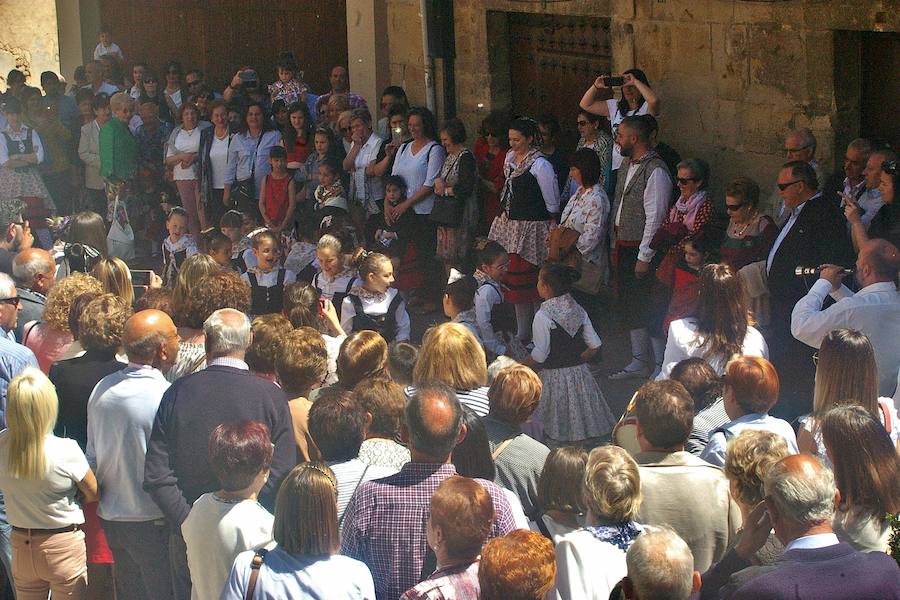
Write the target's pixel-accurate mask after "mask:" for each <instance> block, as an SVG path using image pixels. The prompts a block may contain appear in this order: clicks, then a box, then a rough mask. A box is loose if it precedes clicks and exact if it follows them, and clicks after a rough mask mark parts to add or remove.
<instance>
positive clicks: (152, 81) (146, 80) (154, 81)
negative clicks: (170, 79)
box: [144, 77, 156, 83]
mask: <svg viewBox="0 0 900 600" xmlns="http://www.w3.org/2000/svg"><path fill="white" fill-rule="evenodd" d="M144 83H156V79H154V78H153V77H151V78H149V79H144Z"/></svg>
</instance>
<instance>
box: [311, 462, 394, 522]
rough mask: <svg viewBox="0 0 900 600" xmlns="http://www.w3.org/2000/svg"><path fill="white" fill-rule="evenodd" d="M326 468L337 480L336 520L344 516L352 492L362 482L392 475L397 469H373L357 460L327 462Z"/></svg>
mask: <svg viewBox="0 0 900 600" xmlns="http://www.w3.org/2000/svg"><path fill="white" fill-rule="evenodd" d="M328 466H329V467H331V470H332V471H334V476H335V477H336V478H337V484H338V485H337V496H338V519H340V518H341V515H343V514H344V509H346V508H347V504H348V503H349V502H350V498H351V497H352V496H353V492H355V491H356V488H357V487H359V485H360V484H361V483H362V482H364V481H372V480H373V479H381V478H382V477H387V476H388V475H393V474H394V473H396V472H397V469H392V468H391V467H373V466H371V465H367V464H366V463H364V462H363V461H361V460H359V459H358V458H353V459H350V460H344V461H329V462H328Z"/></svg>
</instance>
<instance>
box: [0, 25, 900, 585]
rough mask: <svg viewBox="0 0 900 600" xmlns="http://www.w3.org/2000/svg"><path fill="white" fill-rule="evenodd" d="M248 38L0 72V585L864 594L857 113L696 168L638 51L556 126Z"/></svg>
mask: <svg viewBox="0 0 900 600" xmlns="http://www.w3.org/2000/svg"><path fill="white" fill-rule="evenodd" d="M125 64H129V65H130V66H131V70H130V75H131V77H129V78H126V77H125V76H124V65H125ZM158 73H160V74H162V75H163V76H164V84H163V83H162V82H160V81H159V80H158ZM276 75H277V79H275V81H274V82H273V83H272V84H270V85H265V84H264V83H263V80H262V79H261V74H260V73H258V72H257V71H256V70H254V69H253V68H249V67H245V68H242V69H240V70H239V71H238V72H237V73H235V74H234V76H233V78H232V79H231V80H230V82H229V85H228V86H227V88H225V89H224V90H221V92H219V91H215V90H212V89H211V88H210V87H209V86H208V84H207V83H206V81H205V79H204V74H203V73H202V72H201V71H199V70H196V69H192V70H188V71H186V72H185V71H184V70H183V68H182V66H181V65H180V64H179V63H178V62H176V61H173V62H170V63H168V64H167V65H165V67H164V68H163V69H162V70H161V71H159V72H158V71H156V70H154V69H153V68H152V67H151V66H149V65H147V64H143V63H140V62H133V63H126V62H125V59H124V56H123V51H122V49H121V48H120V47H119V46H118V45H117V44H115V43H114V42H113V41H112V40H111V39H110V37H109V35H108V34H106V33H104V34H101V35H100V43H99V44H98V46H97V49H96V52H95V54H94V60H93V61H91V62H89V63H88V64H86V65H85V66H84V68H83V69H81V68H80V69H79V71H78V72H76V76H75V79H76V81H75V85H74V86H73V87H72V89H71V90H69V92H66V89H65V85H64V84H63V83H62V82H61V81H60V78H59V76H58V75H56V74H54V73H50V72H46V73H43V74H41V77H40V82H41V87H42V89H43V93H42V92H41V90H39V89H37V88H33V87H29V86H27V85H26V83H25V81H26V78H25V75H24V74H23V73H21V72H19V71H12V72H10V74H9V76H8V77H7V84H8V90H7V92H6V93H5V94H4V95H3V97H2V99H0V102H2V118H0V132H2V134H3V136H4V140H3V142H5V143H2V142H0V329H2V332H0V409H2V411H0V421H2V423H0V425H2V426H3V427H5V429H3V430H2V431H0V492H2V496H0V499H2V510H0V563H2V567H3V571H4V572H5V575H6V579H5V580H4V583H6V584H7V585H8V589H7V590H5V597H7V598H12V597H16V598H19V600H22V599H25V600H29V599H38V598H47V597H48V594H50V595H52V596H53V597H57V596H60V597H62V596H66V597H71V598H113V597H117V598H119V599H123V598H124V599H129V600H130V599H143V598H146V599H147V600H158V599H159V600H164V599H169V598H175V599H177V600H188V599H189V598H190V599H193V600H203V599H216V598H221V599H223V600H226V599H227V600H232V599H233V600H240V599H244V598H248V599H263V598H268V599H276V598H321V599H325V598H329V599H330V598H364V599H374V598H377V599H378V600H397V599H398V598H399V599H402V600H426V599H427V600H439V599H446V598H456V599H460V600H475V599H478V598H481V599H483V600H492V599H498V600H499V599H516V600H519V599H521V600H541V599H544V598H556V599H558V600H582V599H598V600H601V599H602V600H606V599H607V598H617V599H618V598H626V599H641V600H648V599H658V598H667V599H684V600H686V599H688V598H702V599H706V598H709V599H716V598H735V599H743V598H747V599H750V598H784V599H788V598H792V599H793V598H808V599H816V600H819V599H832V598H833V599H838V598H900V568H898V565H897V562H896V561H895V559H897V558H898V556H900V541H898V538H900V533H897V532H895V533H894V534H893V538H892V524H895V523H896V520H897V518H898V513H900V454H898V448H900V445H898V440H900V420H898V414H897V407H898V403H900V389H898V367H900V341H898V340H900V292H898V289H897V284H898V272H900V252H898V244H900V235H898V234H900V215H898V213H897V206H900V201H898V202H895V201H894V198H895V196H894V194H895V189H896V187H897V184H898V181H900V174H898V173H900V172H898V162H897V155H896V154H895V153H894V151H893V150H891V149H890V147H888V146H886V145H884V144H880V143H878V142H876V141H871V140H866V139H862V138H860V139H856V140H854V141H853V142H851V143H850V145H849V146H848V148H847V152H846V159H845V161H844V164H843V169H842V170H840V171H838V172H836V173H835V174H834V175H829V174H828V173H827V172H826V171H825V168H824V165H823V164H821V163H819V162H817V161H816V139H815V137H814V135H813V134H812V132H810V131H809V130H806V129H800V130H795V131H791V132H789V133H788V134H787V135H786V138H785V148H784V150H785V154H786V161H785V162H784V163H783V164H782V165H781V167H780V169H779V171H778V176H777V181H776V182H774V183H772V182H769V183H770V184H771V185H772V186H773V189H774V192H773V193H772V195H771V196H770V197H766V193H765V192H764V191H762V190H761V186H760V184H759V183H758V182H755V181H753V180H752V179H750V178H748V177H740V178H737V179H735V180H733V181H730V182H721V183H722V184H723V185H722V186H721V187H723V188H724V190H725V193H724V205H723V204H722V202H721V200H720V199H716V198H713V197H712V194H711V192H710V189H711V182H712V181H713V180H715V176H716V174H715V173H713V172H712V171H711V169H710V167H709V164H708V163H707V162H706V161H705V160H704V159H703V158H701V157H691V158H684V159H683V158H682V157H680V156H679V155H678V153H677V152H676V150H675V149H673V148H672V147H671V146H668V145H667V144H665V143H664V142H661V141H660V139H659V136H660V118H661V114H662V99H661V98H660V97H659V95H658V94H657V93H656V92H654V90H653V88H652V87H651V85H650V82H649V80H648V78H647V77H646V75H645V74H644V73H643V72H642V71H641V70H639V69H631V70H629V71H626V72H625V73H624V74H623V75H622V77H616V78H611V77H607V76H602V77H598V78H597V79H596V80H595V81H593V82H591V83H590V86H589V87H588V89H587V91H586V92H585V94H584V97H583V98H582V100H581V103H580V107H579V108H578V110H577V115H578V116H577V120H576V122H575V124H576V125H577V127H578V132H579V135H580V139H579V142H578V144H577V146H576V148H574V149H571V152H569V150H570V149H565V148H560V147H558V146H557V143H558V140H557V138H558V137H559V133H560V124H559V121H558V120H557V119H556V118H555V117H554V116H553V115H551V114H545V115H538V116H536V117H535V118H531V117H529V116H521V115H507V114H503V113H501V112H499V111H498V112H492V113H490V114H489V115H488V116H487V117H486V118H485V119H484V120H483V122H482V123H481V127H480V128H479V131H478V136H477V138H476V139H475V140H474V143H473V144H471V146H472V148H471V149H469V147H468V146H469V145H470V144H469V142H470V140H469V137H468V134H467V131H466V127H465V125H464V124H463V122H462V121H460V120H459V119H456V118H449V119H447V120H446V121H445V122H443V123H442V124H440V125H439V124H438V121H437V118H436V116H435V115H434V114H433V113H432V112H431V111H430V110H428V109H427V108H424V107H420V106H410V102H409V100H408V98H407V94H406V92H405V91H404V90H403V89H402V88H400V87H398V86H389V87H387V88H386V89H385V90H384V92H383V94H382V96H381V97H380V98H379V99H378V100H380V107H379V108H380V110H379V111H378V113H377V114H376V115H375V116H373V115H372V112H371V111H370V109H369V108H368V105H367V102H366V99H364V98H363V97H362V96H360V95H358V94H355V93H353V92H351V91H350V87H349V81H348V71H347V69H346V67H344V66H335V67H334V68H333V69H332V70H331V72H330V79H329V81H330V86H331V89H330V90H328V91H327V92H325V93H322V94H320V95H317V94H315V93H314V92H313V90H311V89H310V87H309V86H308V85H307V84H306V83H305V82H304V81H303V72H302V71H301V70H300V69H299V67H298V65H297V62H296V60H295V58H294V56H293V54H292V53H290V52H283V53H281V55H280V56H279V57H278V61H277V72H276V73H274V74H273V77H274V76H276ZM370 100H375V99H370ZM568 108H569V107H562V109H563V110H565V111H566V112H568ZM571 108H572V112H575V108H574V107H571ZM148 265H151V266H153V265H158V266H154V268H151V269H139V268H137V267H138V266H143V267H146V266H148ZM601 312H605V313H606V314H605V315H604V317H605V318H606V319H607V320H611V321H615V322H617V323H618V324H619V325H621V326H622V327H621V328H622V329H624V330H625V331H627V334H628V338H629V343H630V353H631V360H630V362H628V364H625V365H616V366H615V367H614V369H613V372H612V373H611V374H610V375H609V379H611V380H628V379H633V380H638V381H637V382H638V383H641V385H640V387H639V388H638V390H637V392H636V393H635V394H634V396H633V397H632V398H631V400H630V402H628V407H627V410H626V412H625V414H624V415H616V414H614V413H613V412H612V410H611V409H610V405H609V404H608V403H607V396H609V394H610V393H611V392H610V389H609V388H610V387H614V386H607V385H606V382H605V381H604V380H603V378H601V377H598V375H597V369H596V368H595V363H597V362H598V361H599V360H601V357H602V354H601V348H602V345H603V341H602V340H601V337H600V335H599V333H598V323H601V320H600V318H599V317H600V316H601V315H600V313H601ZM435 313H438V314H440V313H443V317H444V318H443V319H442V318H438V319H436V320H434V319H433V317H434V315H435ZM418 315H427V316H429V317H430V318H432V322H433V323H437V324H434V325H433V326H431V327H429V328H428V329H427V330H426V331H425V332H424V335H422V336H421V338H419V336H418V335H417V332H418V328H417V327H414V326H413V322H414V320H415V319H414V318H415V317H416V316H418ZM414 330H415V331H414ZM620 367H621V368H620ZM604 388H607V389H606V390H605V391H604ZM632 389H633V388H632ZM622 400H624V399H622ZM617 405H621V403H619V404H617ZM892 552H893V558H892V557H891V556H889V555H890V554H891V553H892ZM2 593H3V592H0V595H2ZM13 594H14V595H13Z"/></svg>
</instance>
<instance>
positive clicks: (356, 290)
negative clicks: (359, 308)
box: [350, 285, 387, 302]
mask: <svg viewBox="0 0 900 600" xmlns="http://www.w3.org/2000/svg"><path fill="white" fill-rule="evenodd" d="M350 293H351V294H353V295H354V296H359V299H360V300H372V301H373V302H383V301H384V300H386V299H387V292H384V293H382V292H372V291H369V290H367V289H366V288H364V287H363V286H361V285H354V286H353V287H352V288H350Z"/></svg>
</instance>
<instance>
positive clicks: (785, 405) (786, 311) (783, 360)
mask: <svg viewBox="0 0 900 600" xmlns="http://www.w3.org/2000/svg"><path fill="white" fill-rule="evenodd" d="M818 186H819V183H818V180H817V179H816V172H815V170H814V169H813V168H812V167H811V166H810V165H809V163H806V162H803V161H793V162H789V163H786V164H785V165H784V166H783V167H782V168H781V171H780V172H779V173H778V189H779V193H780V194H781V197H782V198H783V199H784V205H785V211H789V215H788V218H787V221H786V222H785V223H784V225H783V226H782V228H781V232H780V233H779V234H778V237H777V238H776V239H775V243H774V245H773V246H772V249H771V251H770V252H769V257H768V260H767V262H766V272H767V273H768V282H769V293H770V296H771V334H770V336H769V337H770V339H769V340H768V342H769V350H770V353H771V359H772V363H773V364H774V365H775V367H776V368H777V369H778V374H779V375H780V377H781V398H780V402H779V403H778V404H777V405H776V406H775V408H774V410H773V411H772V412H773V414H775V415H776V416H779V417H781V418H784V419H786V420H789V421H790V420H792V419H794V418H795V417H798V416H800V415H802V414H805V413H808V412H809V410H810V408H811V406H812V391H813V381H814V377H815V366H814V365H813V360H812V356H813V354H814V352H815V350H814V349H813V348H811V347H809V346H807V345H806V344H803V343H801V342H799V341H797V340H795V339H794V337H793V336H792V335H791V311H792V310H793V308H794V305H796V304H797V301H798V300H800V298H802V297H803V296H805V295H806V293H807V292H808V291H809V287H810V286H811V285H812V284H813V283H814V280H815V279H816V278H815V277H812V278H808V279H809V280H808V281H807V279H806V278H803V277H798V276H796V275H795V274H794V270H795V269H796V268H797V267H798V266H804V267H818V266H819V265H823V264H826V263H831V264H836V265H846V266H849V265H852V264H853V247H852V245H851V243H850V238H849V236H848V233H847V225H846V220H845V219H844V216H843V214H842V213H841V210H840V208H839V207H838V206H835V205H834V204H833V203H831V202H828V201H826V200H825V199H824V198H823V197H822V194H821V193H819V192H818Z"/></svg>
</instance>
